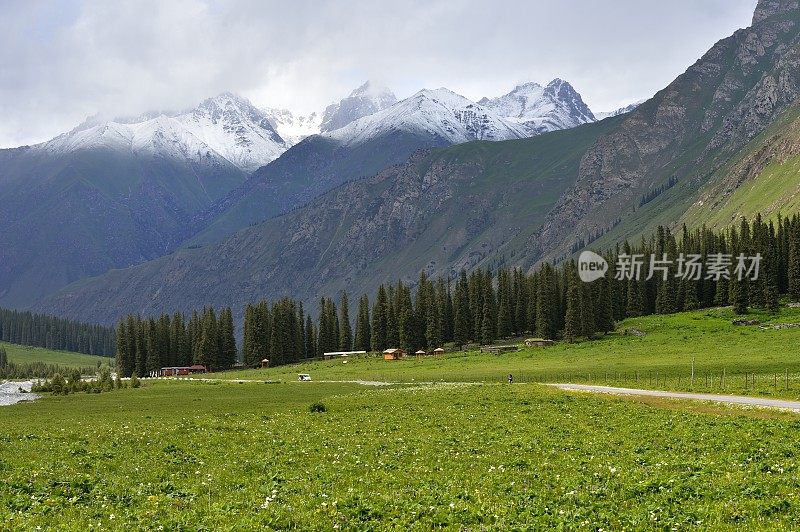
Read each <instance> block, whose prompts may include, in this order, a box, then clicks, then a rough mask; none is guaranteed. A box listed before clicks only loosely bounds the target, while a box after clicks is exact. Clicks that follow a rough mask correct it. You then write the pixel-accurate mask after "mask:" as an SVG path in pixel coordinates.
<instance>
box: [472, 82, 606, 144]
mask: <svg viewBox="0 0 800 532" xmlns="http://www.w3.org/2000/svg"><path fill="white" fill-rule="evenodd" d="M478 103H479V104H481V105H483V106H484V107H486V108H487V109H490V110H492V111H494V112H495V113H496V114H498V115H499V116H501V117H503V118H505V119H506V120H508V121H510V122H513V123H515V124H519V125H521V126H524V127H525V128H527V129H528V130H529V132H530V133H529V135H537V134H540V133H546V132H548V131H555V130H558V129H568V128H571V127H575V126H579V125H581V124H585V123H587V122H594V121H595V117H594V115H593V114H592V111H591V110H590V109H589V107H588V106H587V105H586V104H585V103H584V102H583V99H582V98H581V95H580V94H578V92H577V91H576V90H575V89H574V88H573V87H572V85H570V84H569V83H568V82H566V81H564V80H562V79H554V80H553V81H551V82H550V83H548V84H547V86H545V87H542V86H541V85H539V84H538V83H532V82H530V83H523V84H522V85H518V86H517V87H515V88H514V90H512V91H511V92H509V93H508V94H506V95H504V96H499V97H497V98H492V99H489V98H482V99H481V100H479V101H478Z"/></svg>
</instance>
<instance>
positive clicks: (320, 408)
mask: <svg viewBox="0 0 800 532" xmlns="http://www.w3.org/2000/svg"><path fill="white" fill-rule="evenodd" d="M308 411H309V412H327V411H328V407H326V406H325V405H324V404H322V403H320V402H319V401H317V402H316V403H311V406H309V407H308Z"/></svg>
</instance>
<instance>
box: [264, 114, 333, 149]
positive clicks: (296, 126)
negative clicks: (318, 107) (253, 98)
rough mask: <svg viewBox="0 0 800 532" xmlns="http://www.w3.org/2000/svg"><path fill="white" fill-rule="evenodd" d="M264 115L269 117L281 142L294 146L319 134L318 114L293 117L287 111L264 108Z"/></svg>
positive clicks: (320, 121) (319, 116)
mask: <svg viewBox="0 0 800 532" xmlns="http://www.w3.org/2000/svg"><path fill="white" fill-rule="evenodd" d="M264 113H265V114H266V115H267V117H269V120H270V122H271V123H272V126H273V127H274V128H275V130H276V131H277V132H278V134H279V135H280V136H281V138H282V139H283V140H285V141H286V142H287V143H288V144H289V145H290V146H294V145H295V144H297V143H298V142H300V141H301V140H303V139H304V138H306V137H308V136H310V135H316V134H317V133H319V132H320V129H319V128H320V124H321V123H322V116H321V115H320V114H319V113H311V114H309V115H305V116H304V115H298V116H295V115H294V114H293V113H292V112H291V111H290V110H288V109H273V108H266V109H264Z"/></svg>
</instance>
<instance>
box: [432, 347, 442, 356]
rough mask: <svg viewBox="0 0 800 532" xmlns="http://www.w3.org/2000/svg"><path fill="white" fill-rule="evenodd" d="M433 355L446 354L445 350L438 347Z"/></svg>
mask: <svg viewBox="0 0 800 532" xmlns="http://www.w3.org/2000/svg"><path fill="white" fill-rule="evenodd" d="M433 354H434V355H443V354H444V348H442V347H437V348H436V349H434V350H433Z"/></svg>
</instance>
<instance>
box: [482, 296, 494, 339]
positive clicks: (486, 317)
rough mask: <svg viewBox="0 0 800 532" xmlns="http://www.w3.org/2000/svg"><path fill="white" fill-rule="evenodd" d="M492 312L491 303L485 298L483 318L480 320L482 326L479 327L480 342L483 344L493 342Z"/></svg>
mask: <svg viewBox="0 0 800 532" xmlns="http://www.w3.org/2000/svg"><path fill="white" fill-rule="evenodd" d="M493 314H494V313H493V312H492V305H491V302H490V301H489V300H488V298H487V299H485V300H484V302H483V320H482V323H483V325H482V328H481V343H483V344H484V345H488V344H491V343H492V342H494V338H495V336H494V335H495V325H494V319H493V318H494V315H493Z"/></svg>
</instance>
